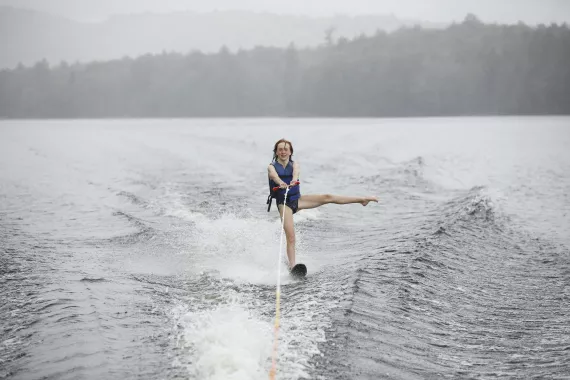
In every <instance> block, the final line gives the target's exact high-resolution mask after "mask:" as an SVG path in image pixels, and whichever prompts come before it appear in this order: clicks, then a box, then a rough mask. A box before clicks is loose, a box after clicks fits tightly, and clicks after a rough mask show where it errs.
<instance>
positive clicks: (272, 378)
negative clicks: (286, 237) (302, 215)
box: [269, 187, 289, 380]
mask: <svg viewBox="0 0 570 380" xmlns="http://www.w3.org/2000/svg"><path fill="white" fill-rule="evenodd" d="M287 193H289V187H287V189H286V190H285V200H286V199H287ZM285 203H286V202H283V216H282V217H281V238H280V239H279V257H278V262H277V289H276V291H275V325H274V338H273V354H272V355H271V370H270V371H269V379H270V380H275V373H276V372H277V343H278V342H279V317H280V314H281V306H280V304H281V261H282V260H281V257H282V255H283V233H284V232H285V227H284V226H285Z"/></svg>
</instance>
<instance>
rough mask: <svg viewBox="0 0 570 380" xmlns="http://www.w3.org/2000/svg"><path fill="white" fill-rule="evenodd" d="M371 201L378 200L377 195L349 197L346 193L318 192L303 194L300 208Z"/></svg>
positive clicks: (364, 204)
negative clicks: (316, 193) (315, 193)
mask: <svg viewBox="0 0 570 380" xmlns="http://www.w3.org/2000/svg"><path fill="white" fill-rule="evenodd" d="M369 202H378V198H376V197H347V196H344V195H332V194H318V195H301V198H299V210H306V209H309V208H315V207H319V206H322V205H326V204H329V203H334V204H337V205H346V204H350V203H360V204H361V205H363V206H366V205H367V204H368V203H369Z"/></svg>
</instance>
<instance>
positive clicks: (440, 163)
mask: <svg viewBox="0 0 570 380" xmlns="http://www.w3.org/2000/svg"><path fill="white" fill-rule="evenodd" d="M282 137H286V138H288V139H289V140H291V141H292V142H293V146H294V149H295V154H294V159H296V161H297V162H299V163H300V165H301V192H302V194H311V193H333V194H342V195H376V196H378V197H379V198H380V202H379V203H378V204H369V205H368V206H367V207H362V206H361V205H342V206H340V205H326V206H323V207H321V208H318V209H313V210H304V211H301V212H299V213H298V214H296V215H295V224H296V231H297V253H298V262H303V263H305V264H306V265H307V267H308V271H309V273H308V277H307V279H306V280H305V281H292V280H291V279H290V278H289V276H288V274H287V273H282V276H281V277H282V278H281V282H282V295H281V330H280V340H279V345H278V348H279V351H278V353H279V355H278V370H277V378H278V379H303V378H310V379H347V380H348V379H427V378H430V379H441V378H454V379H455V378H498V377H501V378H512V379H520V378H552V379H562V378H569V377H568V376H569V375H568V374H569V373H570V251H569V248H568V247H570V233H569V232H568V231H570V226H569V224H570V223H569V221H570V215H569V213H570V199H569V197H568V193H569V190H570V149H569V147H570V118H568V117H506V118H441V119H440V118H429V119H359V120H352V119H340V120H338V119H337V120H324V119H314V120H296V119H256V120H247V119H212V120H177V119H173V120H69V121H58V120H51V121H46V120H37V121H8V120H5V121H0V291H1V294H2V303H1V306H0V334H1V335H0V378H7V379H114V378H122V379H182V378H184V379H224V380H227V379H266V378H268V371H269V368H270V365H271V362H270V357H271V352H272V345H273V322H274V317H275V285H276V283H277V278H276V276H277V263H278V254H279V250H280V248H279V238H280V228H281V225H280V223H279V218H278V214H277V211H276V207H275V206H274V207H273V208H272V210H271V212H270V213H267V206H266V204H265V200H266V197H267V193H268V189H267V174H266V173H267V165H268V164H269V162H270V160H271V158H272V148H273V144H274V142H275V141H276V140H278V139H280V138H282Z"/></svg>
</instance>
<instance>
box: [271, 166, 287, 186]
mask: <svg viewBox="0 0 570 380" xmlns="http://www.w3.org/2000/svg"><path fill="white" fill-rule="evenodd" d="M267 175H268V176H269V179H271V180H272V181H273V182H275V183H276V184H278V185H279V186H283V185H287V184H286V183H285V182H283V181H281V178H279V174H277V170H275V167H274V166H273V165H271V164H269V166H268V167H267Z"/></svg>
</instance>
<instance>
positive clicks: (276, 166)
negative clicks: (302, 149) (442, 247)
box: [267, 139, 378, 269]
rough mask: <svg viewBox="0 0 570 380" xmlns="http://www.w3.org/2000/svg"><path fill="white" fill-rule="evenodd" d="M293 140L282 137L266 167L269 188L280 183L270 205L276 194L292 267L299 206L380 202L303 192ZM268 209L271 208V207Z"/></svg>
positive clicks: (362, 198) (311, 206)
mask: <svg viewBox="0 0 570 380" xmlns="http://www.w3.org/2000/svg"><path fill="white" fill-rule="evenodd" d="M292 156H293V144H291V142H290V141H287V140H285V139H281V140H279V141H277V142H276V143H275V146H274V147H273V161H272V162H271V164H269V166H268V168H267V174H268V176H269V188H270V191H271V189H273V188H274V187H279V189H278V190H277V191H275V192H271V194H270V196H269V198H268V203H269V205H270V206H269V207H271V203H270V202H271V201H272V199H273V198H275V199H276V200H277V208H278V211H279V215H280V216H281V218H283V216H285V222H284V224H283V229H284V230H285V235H286V237H287V258H288V260H289V269H291V268H293V267H294V266H295V264H296V263H295V226H294V223H293V214H295V213H296V212H297V211H300V210H306V209H310V208H315V207H319V206H322V205H325V204H329V203H334V204H339V205H344V204H350V203H360V204H361V205H363V206H366V205H367V204H368V203H369V202H378V199H377V198H376V197H372V196H370V197H349V196H341V195H332V194H309V195H301V188H300V185H299V182H298V181H299V175H300V170H301V169H300V166H299V164H298V163H297V162H294V161H293V160H292ZM287 188H289V192H288V193H287V199H286V200H285V192H286V189H287ZM268 211H269V209H268Z"/></svg>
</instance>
